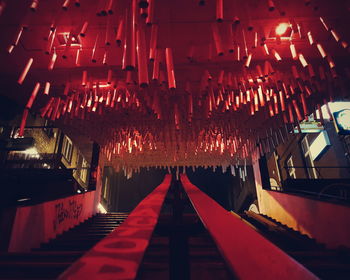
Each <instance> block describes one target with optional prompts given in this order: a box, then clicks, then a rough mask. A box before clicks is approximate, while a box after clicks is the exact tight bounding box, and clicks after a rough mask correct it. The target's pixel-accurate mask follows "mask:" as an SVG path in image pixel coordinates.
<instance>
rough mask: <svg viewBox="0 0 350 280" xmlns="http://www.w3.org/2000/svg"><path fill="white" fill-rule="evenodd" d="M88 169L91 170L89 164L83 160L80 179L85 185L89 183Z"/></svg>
mask: <svg viewBox="0 0 350 280" xmlns="http://www.w3.org/2000/svg"><path fill="white" fill-rule="evenodd" d="M88 168H89V164H88V162H87V161H86V160H85V158H83V161H82V162H81V169H80V176H79V177H80V180H82V181H83V182H84V183H86V181H87V174H88Z"/></svg>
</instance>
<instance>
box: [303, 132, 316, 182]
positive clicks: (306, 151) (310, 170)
mask: <svg viewBox="0 0 350 280" xmlns="http://www.w3.org/2000/svg"><path fill="white" fill-rule="evenodd" d="M301 148H302V150H303V155H304V159H305V164H306V171H307V175H308V177H309V178H310V179H317V174H316V169H315V168H314V161H313V158H312V156H311V153H310V145H309V141H308V139H307V135H306V136H305V137H304V138H303V140H302V141H301Z"/></svg>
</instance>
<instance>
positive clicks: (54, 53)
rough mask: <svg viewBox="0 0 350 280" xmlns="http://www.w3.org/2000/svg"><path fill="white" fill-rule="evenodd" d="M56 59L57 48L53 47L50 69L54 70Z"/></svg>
mask: <svg viewBox="0 0 350 280" xmlns="http://www.w3.org/2000/svg"><path fill="white" fill-rule="evenodd" d="M56 59H57V53H56V49H55V48H53V53H52V56H51V59H50V62H49V66H48V69H49V70H52V69H53V67H54V66H55V62H56Z"/></svg>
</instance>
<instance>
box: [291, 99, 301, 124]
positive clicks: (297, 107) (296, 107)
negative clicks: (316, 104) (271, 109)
mask: <svg viewBox="0 0 350 280" xmlns="http://www.w3.org/2000/svg"><path fill="white" fill-rule="evenodd" d="M292 103H293V107H294V111H295V113H296V115H297V118H298V121H302V120H303V117H302V115H301V113H300V110H299V106H298V103H297V101H296V100H295V99H293V100H292Z"/></svg>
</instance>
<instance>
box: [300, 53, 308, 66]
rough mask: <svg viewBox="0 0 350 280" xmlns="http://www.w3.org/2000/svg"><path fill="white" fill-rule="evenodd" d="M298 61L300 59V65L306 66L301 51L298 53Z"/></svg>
mask: <svg viewBox="0 0 350 280" xmlns="http://www.w3.org/2000/svg"><path fill="white" fill-rule="evenodd" d="M299 61H300V63H301V65H302V66H303V67H307V66H308V63H307V61H306V59H305V57H304V56H303V54H301V53H299Z"/></svg>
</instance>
